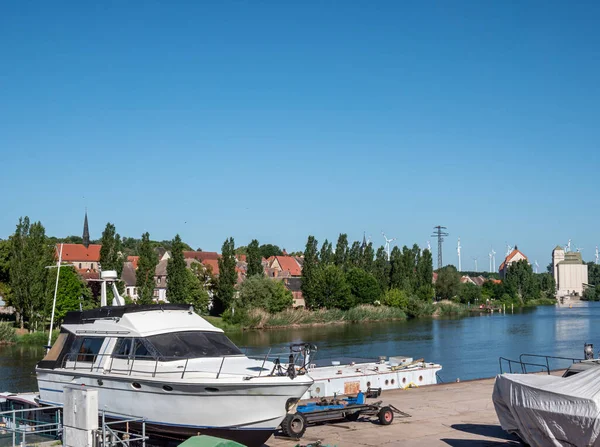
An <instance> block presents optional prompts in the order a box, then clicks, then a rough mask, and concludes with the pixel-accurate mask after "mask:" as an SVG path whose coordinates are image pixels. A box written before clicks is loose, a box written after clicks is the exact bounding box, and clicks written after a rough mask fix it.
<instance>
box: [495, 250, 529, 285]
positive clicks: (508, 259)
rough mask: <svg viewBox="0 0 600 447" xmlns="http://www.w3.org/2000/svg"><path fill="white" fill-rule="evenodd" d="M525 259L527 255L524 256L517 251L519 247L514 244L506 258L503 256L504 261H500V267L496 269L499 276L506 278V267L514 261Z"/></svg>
mask: <svg viewBox="0 0 600 447" xmlns="http://www.w3.org/2000/svg"><path fill="white" fill-rule="evenodd" d="M523 260H525V261H527V256H525V255H524V254H523V253H521V252H520V251H519V249H518V248H517V246H516V245H515V248H514V250H513V251H511V252H510V253H509V254H508V255H507V256H506V258H504V261H503V262H502V264H500V268H499V269H498V271H499V273H500V278H502V279H504V278H506V272H507V271H508V267H510V266H511V264H513V263H515V262H519V261H523Z"/></svg>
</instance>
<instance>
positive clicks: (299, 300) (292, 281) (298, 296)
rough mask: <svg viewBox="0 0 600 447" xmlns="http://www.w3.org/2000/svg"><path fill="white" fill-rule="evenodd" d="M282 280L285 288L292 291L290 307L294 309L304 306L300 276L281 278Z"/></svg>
mask: <svg viewBox="0 0 600 447" xmlns="http://www.w3.org/2000/svg"><path fill="white" fill-rule="evenodd" d="M282 281H283V285H284V286H285V288H286V289H288V290H289V291H290V292H292V296H293V298H294V301H293V303H292V307H293V308H294V309H296V308H298V307H306V303H305V301H304V296H302V278H283V279H282Z"/></svg>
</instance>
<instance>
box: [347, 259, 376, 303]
mask: <svg viewBox="0 0 600 447" xmlns="http://www.w3.org/2000/svg"><path fill="white" fill-rule="evenodd" d="M346 282H347V283H348V285H349V286H350V291H351V293H352V297H353V301H354V304H373V303H374V302H375V301H376V300H378V299H379V298H381V289H380V288H379V283H378V282H377V279H375V277H374V276H373V275H371V274H370V273H369V272H366V271H364V270H363V269H361V268H357V267H353V268H350V269H349V270H348V271H347V272H346Z"/></svg>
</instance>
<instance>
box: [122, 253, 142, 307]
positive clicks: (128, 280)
mask: <svg viewBox="0 0 600 447" xmlns="http://www.w3.org/2000/svg"><path fill="white" fill-rule="evenodd" d="M130 257H133V256H130ZM135 257H137V256H135ZM121 281H123V283H124V284H125V295H127V296H128V297H129V298H131V299H132V300H133V301H137V299H138V291H137V286H136V267H135V266H134V264H133V262H131V261H127V262H124V263H123V272H121Z"/></svg>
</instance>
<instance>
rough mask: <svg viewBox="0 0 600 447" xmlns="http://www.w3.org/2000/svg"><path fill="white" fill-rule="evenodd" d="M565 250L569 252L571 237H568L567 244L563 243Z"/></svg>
mask: <svg viewBox="0 0 600 447" xmlns="http://www.w3.org/2000/svg"><path fill="white" fill-rule="evenodd" d="M565 251H566V252H570V251H571V239H569V242H568V243H567V245H565Z"/></svg>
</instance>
